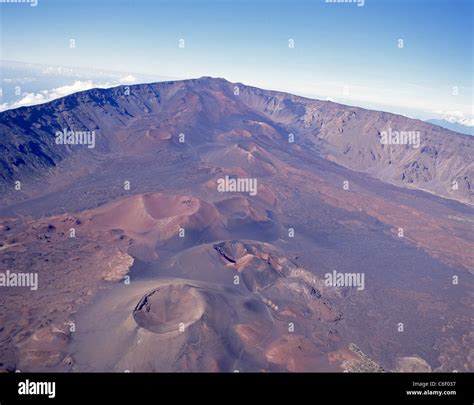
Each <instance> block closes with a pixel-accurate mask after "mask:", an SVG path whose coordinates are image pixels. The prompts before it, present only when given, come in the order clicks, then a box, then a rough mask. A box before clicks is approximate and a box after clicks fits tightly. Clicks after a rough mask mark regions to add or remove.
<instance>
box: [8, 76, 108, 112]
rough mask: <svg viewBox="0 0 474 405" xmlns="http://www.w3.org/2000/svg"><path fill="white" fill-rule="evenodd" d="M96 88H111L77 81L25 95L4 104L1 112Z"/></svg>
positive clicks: (106, 85)
mask: <svg viewBox="0 0 474 405" xmlns="http://www.w3.org/2000/svg"><path fill="white" fill-rule="evenodd" d="M95 87H102V88H104V87H110V84H109V83H103V84H97V83H93V82H92V80H86V81H80V80H76V81H75V82H74V83H73V84H71V85H66V86H61V87H56V88H55V89H52V90H43V91H40V92H38V93H23V94H22V95H21V98H20V99H19V100H17V101H13V102H10V103H3V104H1V105H0V110H1V111H4V110H9V109H11V108H17V107H24V106H29V105H34V104H41V103H46V102H48V101H52V100H55V99H57V98H60V97H64V96H67V95H69V94H72V93H77V92H78V91H83V90H90V89H93V88H95Z"/></svg>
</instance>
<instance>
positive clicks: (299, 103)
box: [0, 77, 474, 203]
mask: <svg viewBox="0 0 474 405" xmlns="http://www.w3.org/2000/svg"><path fill="white" fill-rule="evenodd" d="M0 117H1V124H0V133H1V136H2V145H1V149H2V159H1V161H0V167H1V172H0V188H1V189H2V191H3V192H5V193H8V191H9V190H10V191H11V190H12V189H13V186H12V182H13V181H14V180H28V179H32V178H36V179H37V178H45V177H44V176H47V174H48V173H51V172H52V171H53V170H54V168H55V167H56V166H57V165H58V164H59V163H60V162H62V161H63V160H65V161H66V162H70V161H71V159H72V157H73V156H75V155H77V154H81V155H83V156H85V159H87V161H88V162H89V163H88V165H87V166H91V165H93V164H94V163H97V162H99V161H100V162H102V161H103V160H104V159H110V158H112V157H115V156H116V154H117V153H120V154H121V155H124V156H127V155H140V154H146V153H150V152H151V151H154V150H157V148H159V145H161V144H162V142H163V140H164V139H171V140H172V141H173V142H172V144H174V143H175V142H176V143H177V142H178V136H179V134H180V133H185V134H186V139H187V142H186V144H187V145H195V146H196V145H199V144H200V143H201V144H202V143H205V142H217V143H219V142H221V141H220V138H219V137H222V136H223V135H222V134H224V133H229V132H230V131H231V132H232V133H234V134H236V135H235V136H234V138H235V141H236V142H238V141H239V139H240V138H242V137H243V136H244V135H242V136H240V137H239V136H238V135H237V134H239V133H240V134H248V136H251V137H252V138H254V139H256V140H260V141H261V142H263V143H264V145H265V147H266V148H269V149H270V148H280V149H281V148H283V149H285V148H287V147H288V144H289V142H288V139H289V137H290V135H289V134H293V135H291V136H293V137H294V138H295V142H294V143H295V145H297V146H300V147H303V148H305V149H306V153H308V154H310V155H312V156H317V157H319V158H324V159H327V160H331V161H333V162H336V163H337V164H339V165H341V166H344V167H346V168H349V169H351V170H356V171H362V172H365V173H367V174H369V175H371V176H373V177H375V178H377V179H380V180H382V181H385V182H389V183H392V184H395V185H398V186H401V187H410V188H418V189H423V190H427V191H429V192H432V193H435V194H438V195H441V196H444V197H449V198H453V199H456V200H459V201H464V202H471V203H472V202H473V196H472V181H473V180H472V179H473V177H474V168H473V164H472V156H474V139H472V138H470V137H468V136H464V135H460V134H458V133H456V132H451V131H449V130H447V129H443V128H441V127H439V126H436V125H432V124H430V123H426V122H423V121H419V120H414V119H409V118H406V117H404V116H400V115H395V114H390V113H386V112H380V111H370V110H365V109H362V108H357V107H349V106H345V105H341V104H336V103H333V102H330V101H319V100H312V99H308V98H304V97H298V96H294V95H291V94H287V93H281V92H276V91H268V90H262V89H258V88H255V87H250V86H245V85H243V84H240V83H237V84H235V83H230V82H228V81H226V80H224V79H215V78H208V77H204V78H200V79H195V80H183V81H171V82H161V83H152V84H139V85H133V86H119V87H115V88H109V89H92V90H87V91H83V92H79V93H75V94H72V95H70V96H67V97H64V98H61V99H57V100H54V101H52V102H49V103H45V104H42V105H35V106H31V107H23V108H18V109H14V110H9V111H5V112H2V113H0ZM126 126H128V129H127V133H126V134H124V133H122V132H121V130H122V129H123V128H124V127H126ZM63 130H68V131H69V130H73V131H86V132H87V131H95V132H96V133H97V140H96V145H95V148H93V149H92V148H87V147H85V146H80V145H57V144H56V143H55V134H56V133H57V132H58V131H63ZM397 131H411V132H412V133H417V134H418V135H419V137H420V138H419V141H420V144H419V147H416V145H409V144H397V142H398V141H397V139H395V138H394V139H392V140H393V142H392V144H384V143H383V142H381V140H382V136H383V134H385V135H386V134H387V133H389V134H392V135H393V134H396V133H397ZM224 143H225V142H224ZM178 145H179V144H178ZM453 184H455V185H456V186H455V187H453Z"/></svg>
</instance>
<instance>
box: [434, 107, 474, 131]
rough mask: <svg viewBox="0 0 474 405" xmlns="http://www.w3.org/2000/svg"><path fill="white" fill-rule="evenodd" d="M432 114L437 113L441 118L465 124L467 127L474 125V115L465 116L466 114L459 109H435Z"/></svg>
mask: <svg viewBox="0 0 474 405" xmlns="http://www.w3.org/2000/svg"><path fill="white" fill-rule="evenodd" d="M433 113H434V114H437V115H438V116H440V117H441V119H443V120H446V121H448V122H451V123H457V124H461V125H465V126H467V127H474V117H472V116H471V117H466V115H465V114H464V113H463V112H462V111H459V110H435V111H433Z"/></svg>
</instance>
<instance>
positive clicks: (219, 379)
mask: <svg viewBox="0 0 474 405" xmlns="http://www.w3.org/2000/svg"><path fill="white" fill-rule="evenodd" d="M473 376H474V375H473V374H470V373H432V374H427V373H406V374H401V373H374V374H363V373H304V374H299V373H292V374H287V373H271V374H270V373H268V374H266V373H259V374H257V373H255V374H254V373H222V374H213V373H208V374H205V373H69V374H67V373H5V374H0V405H9V404H13V403H36V402H42V403H57V404H59V403H60V404H62V403H73V401H74V403H77V402H79V403H87V402H86V401H88V402H90V403H91V404H96V403H99V401H104V404H109V403H113V401H117V404H123V403H133V404H136V403H138V401H142V400H146V401H147V402H148V403H150V404H151V403H153V404H160V403H170V402H172V401H177V403H179V404H181V403H184V402H185V401H188V400H189V401H191V400H192V401H193V404H196V403H197V401H198V400H199V401H200V402H203V401H206V402H208V401H209V400H218V401H219V402H220V403H226V402H233V403H234V402H236V401H237V402H239V401H242V405H247V404H254V403H258V402H261V403H262V405H263V404H265V405H267V404H271V403H272V402H274V403H278V404H280V403H282V402H285V401H288V402H289V404H290V403H291V404H298V405H300V404H303V403H304V404H315V405H316V404H340V403H343V402H341V401H350V402H348V403H355V401H357V403H367V401H369V400H370V401H373V402H374V403H379V404H385V403H394V404H398V403H409V404H410V403H411V404H416V403H430V404H431V403H441V404H454V403H456V404H457V403H460V404H472V403H473V398H474V396H473V389H472V387H473V381H474V379H473V378H472V377H473ZM27 381H28V382H29V383H31V382H54V383H55V390H54V398H49V397H48V395H47V394H43V395H26V394H25V395H23V394H22V395H20V394H19V384H20V383H25V382H27ZM43 387H45V386H43ZM23 388H24V386H23ZM407 391H411V392H412V394H410V395H409V394H407ZM434 391H436V392H437V393H436V394H435V393H433V392H434ZM45 392H52V391H47V390H45ZM413 392H417V393H413ZM439 392H442V394H441V395H440V394H439ZM244 401H245V402H244ZM361 401H362V402H361ZM364 401H365V402H364Z"/></svg>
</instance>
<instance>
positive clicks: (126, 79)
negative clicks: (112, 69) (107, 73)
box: [118, 75, 138, 84]
mask: <svg viewBox="0 0 474 405" xmlns="http://www.w3.org/2000/svg"><path fill="white" fill-rule="evenodd" d="M118 81H119V83H123V84H130V83H136V82H137V81H138V79H137V78H136V77H135V76H133V75H127V76H123V77H121V78H120V79H118Z"/></svg>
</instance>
